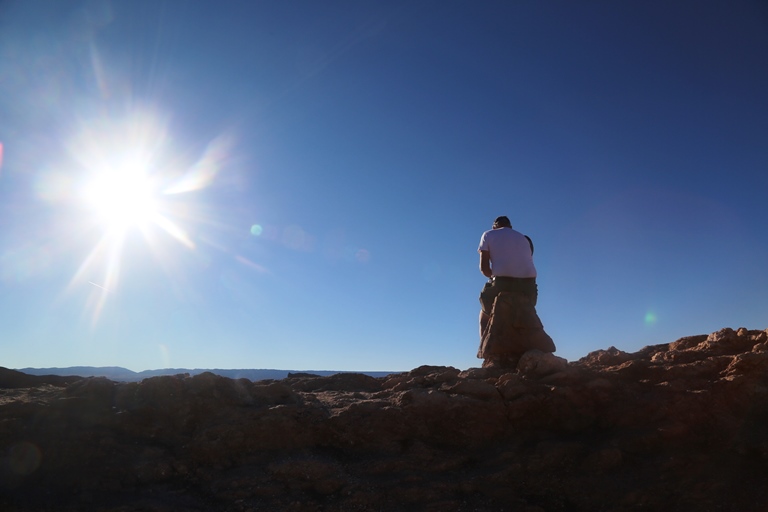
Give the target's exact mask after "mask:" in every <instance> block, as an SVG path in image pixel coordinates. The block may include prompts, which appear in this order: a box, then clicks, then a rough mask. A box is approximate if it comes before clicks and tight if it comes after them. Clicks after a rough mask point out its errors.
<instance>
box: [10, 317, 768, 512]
mask: <svg viewBox="0 0 768 512" xmlns="http://www.w3.org/2000/svg"><path fill="white" fill-rule="evenodd" d="M767 347H768V332H766V331H750V330H747V329H743V328H742V329H737V330H733V329H723V330H721V331H718V332H716V333H712V334H710V335H701V336H689V337H686V338H681V339H680V340H677V341H674V342H672V343H665V344H660V345H653V346H649V347H645V348H643V349H642V350H640V351H638V352H636V353H626V352H622V351H620V350H617V349H616V348H614V347H610V348H608V349H606V350H600V351H596V352H593V353H591V354H589V355H587V356H586V357H584V358H582V359H580V360H579V361H574V362H567V361H565V360H564V359H562V358H558V357H556V356H554V355H553V354H551V353H547V352H542V351H527V352H526V353H524V354H523V355H522V357H521V359H520V363H519V365H518V367H517V369H504V368H470V369H467V370H463V371H461V370H458V369H456V368H452V367H444V366H422V367H419V368H416V369H414V370H413V371H410V372H406V373H401V374H395V375H389V376H387V377H383V378H379V379H374V378H372V377H368V376H365V375H360V374H343V375H335V376H331V377H318V376H314V375H309V374H293V375H291V376H289V377H288V378H286V379H283V380H280V381H260V382H250V381H248V380H244V379H236V380H233V379H227V378H223V377H219V376H216V375H213V374H201V375H198V376H195V377H190V376H189V375H177V376H174V377H155V378H151V379H146V380H144V381H141V382H138V383H123V384H120V383H114V382H111V381H108V380H106V379H98V378H88V379H80V378H67V379H64V380H62V379H61V378H53V377H52V378H46V377H40V378H37V377H35V378H31V377H30V376H24V375H23V374H19V373H18V372H13V371H11V370H5V369H0V383H2V384H3V387H0V450H2V451H0V510H3V511H5V510H8V511H11V512H27V511H30V512H31V511H48V510H57V511H65V512H66V511H76V510H77V511H79V510H99V511H104V512H127V511H138V510H152V511H157V512H162V511H176V510H190V511H210V510H222V511H262V510H264V511H266V510H289V511H290V510H294V511H317V510H323V511H325V512H337V511H338V512H340V511H401V510H405V511H410V510H412V511H422V510H435V511H436V510H440V511H456V512H469V511H479V512H483V511H497V510H521V511H545V512H558V511H562V512H565V511H576V512H579V511H594V510H615V511H630V510H631V511H657V510H665V511H671V512H683V511H689V510H712V511H714V510H717V511H734V512H735V511H739V512H743V511H763V510H765V509H766V505H768V488H766V486H765V485H764V483H765V481H766V479H767V478H768V440H766V435H765V425H767V424H768V348H767Z"/></svg>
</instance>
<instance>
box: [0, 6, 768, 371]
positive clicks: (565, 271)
mask: <svg viewBox="0 0 768 512" xmlns="http://www.w3.org/2000/svg"><path fill="white" fill-rule="evenodd" d="M0 143H2V146H1V148H2V153H0V158H2V160H1V161H0V366H5V367H9V368H23V367H30V366H31V367H50V366H60V367H62V366H75V365H91V366H113V365H114V366H124V367H127V368H130V369H132V370H135V371H140V370H145V369H157V368H166V367H176V368H179V367H185V368H277V369H295V370H302V369H304V370H308V369H316V370H358V371H374V370H381V371H406V370H410V369H412V368H415V367H417V366H420V365H424V364H430V365H451V366H455V367H457V368H462V369H465V368H469V367H473V366H479V365H480V362H481V361H480V360H478V359H476V358H475V354H476V351H477V348H478V343H479V340H478V335H477V314H478V308H479V303H478V299H477V296H478V294H479V291H480V289H481V287H482V285H483V283H484V282H485V278H484V277H483V276H482V275H481V274H480V272H479V270H478V262H479V257H478V254H477V245H478V242H479V240H480V235H481V233H482V232H483V231H484V230H487V229H490V227H491V224H492V222H493V219H494V218H495V217H496V216H498V215H507V216H509V218H510V219H511V221H512V224H513V226H514V227H515V228H516V229H518V230H519V231H521V232H523V233H525V234H527V235H529V236H530V237H531V238H532V239H533V241H534V243H535V263H536V266H537V269H538V273H539V278H538V283H539V303H538V307H537V309H538V312H539V316H540V317H541V319H542V321H543V323H544V326H545V329H546V330H547V332H548V333H549V334H550V335H551V336H552V338H553V339H554V341H555V343H556V345H557V347H558V350H557V354H558V355H560V356H562V357H565V358H567V359H568V360H575V359H578V358H580V357H583V356H585V355H586V354H587V353H589V352H591V351H593V350H597V349H601V348H608V347H609V346H616V347H617V348H619V349H622V350H625V351H629V352H632V351H636V350H639V349H640V348H642V347H643V346H645V345H650V344H657V343H667V342H671V341H674V340H675V339H677V338H679V337H682V336H687V335H693V334H705V333H710V332H713V331H716V330H718V329H721V328H723V327H733V328H738V327H742V326H743V327H747V328H749V329H765V328H766V327H768V272H767V271H766V262H768V229H767V228H768V206H766V204H767V202H766V201H767V199H766V191H768V7H766V4H765V3H764V2H762V1H761V0H753V1H749V0H728V1H702V0H691V1H675V2H669V1H666V0H637V1H634V0H629V1H621V2H616V1H599V0H598V1H590V2H573V1H570V0H563V1H546V0H535V1H534V0H529V1H522V0H521V1H515V0H512V1H507V0H505V1H493V0H488V1H479V2H478V1H472V2H470V1H453V0H432V1H420V0H405V1H399V0H387V1H380V2H379V1H366V2H360V1H357V0H349V1H335V0H330V1H322V2H315V1H309V0H307V1H282V2H272V1H256V0H253V1H250V0H247V1H246V0H242V1H231V0H217V1H215V2H214V1H203V0H166V1H162V0H115V1H112V2H108V1H101V0H87V1H86V0H71V1H66V2H62V1H59V0H6V1H4V2H2V3H0Z"/></svg>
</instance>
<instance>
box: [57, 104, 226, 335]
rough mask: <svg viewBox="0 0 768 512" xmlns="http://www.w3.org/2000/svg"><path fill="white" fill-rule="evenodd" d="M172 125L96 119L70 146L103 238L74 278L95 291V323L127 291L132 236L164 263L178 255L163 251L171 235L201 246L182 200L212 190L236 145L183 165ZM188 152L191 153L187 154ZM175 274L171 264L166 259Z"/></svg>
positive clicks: (217, 147)
mask: <svg viewBox="0 0 768 512" xmlns="http://www.w3.org/2000/svg"><path fill="white" fill-rule="evenodd" d="M169 135H170V134H169V131H168V127H167V124H166V123H164V122H163V121H162V120H160V119H159V118H158V116H157V115H156V114H155V113H153V112H152V111H142V112H135V113H133V115H129V116H126V117H124V118H122V119H115V118H99V117H97V118H95V119H92V120H90V121H88V122H84V123H82V125H81V127H80V130H79V131H78V132H77V133H76V135H75V136H74V137H73V138H72V140H71V141H70V144H69V150H70V154H71V156H72V157H73V159H74V161H75V162H76V164H75V166H76V168H75V169H73V173H74V174H76V175H78V176H79V177H80V179H79V180H78V183H79V185H78V193H77V194H76V195H75V196H74V197H73V199H75V200H76V202H77V203H78V205H79V206H80V207H82V212H83V214H84V215H85V219H86V223H85V225H87V226H90V228H91V229H96V230H98V232H100V239H99V240H98V242H97V243H96V245H95V246H93V247H92V248H91V250H90V253H89V254H88V256H87V257H86V258H85V259H84V260H83V262H82V264H81V265H80V268H79V269H78V271H77V272H76V274H75V275H74V277H73V278H72V281H71V282H70V287H71V286H74V285H75V284H76V283H83V284H87V285H89V286H90V287H91V297H90V299H89V307H90V309H91V310H92V321H93V322H94V323H95V322H96V321H97V320H98V317H99V315H100V314H101V311H102V309H103V307H104V304H105V302H106V300H107V297H108V296H111V295H114V294H115V293H116V292H117V291H118V290H119V287H120V286H119V274H120V268H121V262H122V259H123V257H124V249H125V248H126V244H128V243H133V242H134V241H135V237H129V236H128V235H129V232H130V231H133V230H135V231H139V232H140V233H141V234H142V235H143V239H144V242H145V243H146V244H147V245H148V246H149V247H150V248H151V249H152V250H153V253H155V254H156V255H157V256H158V257H160V258H162V259H164V260H167V259H168V258H171V257H172V254H173V253H172V252H169V251H168V250H164V249H161V247H160V245H161V243H162V240H161V239H160V238H158V235H159V234H160V233H164V234H165V235H167V236H168V237H170V238H171V239H173V240H175V241H176V242H178V243H179V244H181V245H182V246H184V247H186V248H187V249H195V247H196V244H195V243H194V242H193V240H192V238H191V237H190V236H189V235H188V234H187V232H186V230H185V229H184V228H183V227H182V224H181V223H180V221H179V220H180V219H184V218H187V219H188V218H189V217H190V207H189V205H185V204H184V201H183V200H182V201H179V200H178V199H177V200H175V201H173V202H171V201H170V200H169V197H170V196H171V195H175V196H177V197H178V196H179V194H184V193H187V192H193V191H195V190H200V189H202V188H205V187H207V186H208V185H210V184H211V183H212V181H213V179H214V177H215V176H216V174H217V173H218V171H219V169H220V167H221V164H222V162H223V160H224V159H225V158H226V156H227V151H228V147H227V144H225V143H223V142H222V141H221V140H219V139H215V140H214V141H212V142H211V143H210V144H209V145H208V146H207V147H206V148H205V150H204V151H203V152H202V155H200V157H199V158H198V159H196V160H192V161H187V162H186V164H185V163H182V162H183V159H182V158H181V157H180V153H179V151H177V150H175V148H174V147H173V144H172V143H171V138H170V136H169ZM184 153H188V152H187V151H185V152H184ZM161 263H163V264H164V265H163V266H164V267H167V268H172V267H173V264H172V263H171V262H170V261H162V262H161Z"/></svg>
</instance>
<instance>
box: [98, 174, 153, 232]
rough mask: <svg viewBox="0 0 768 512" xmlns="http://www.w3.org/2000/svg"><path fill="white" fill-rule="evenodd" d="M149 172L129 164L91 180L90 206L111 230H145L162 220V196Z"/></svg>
mask: <svg viewBox="0 0 768 512" xmlns="http://www.w3.org/2000/svg"><path fill="white" fill-rule="evenodd" d="M157 194H158V193H157V190H156V189H155V186H154V183H153V181H152V180H151V179H150V177H149V176H148V174H147V170H146V169H145V168H143V167H142V166H140V165H135V164H133V165H126V166H124V167H122V168H118V169H116V170H111V171H108V172H104V173H103V174H100V175H98V176H96V177H94V178H92V179H91V181H89V182H88V183H87V184H86V185H85V190H84V197H85V201H86V204H87V206H88V207H89V209H90V210H91V211H92V212H93V214H94V216H95V219H96V221H97V222H99V223H100V224H103V225H104V226H105V227H107V228H110V229H119V230H125V229H128V228H132V227H136V228H144V227H146V226H147V225H148V224H150V223H152V222H156V221H157V218H158V215H159V213H158V197H157Z"/></svg>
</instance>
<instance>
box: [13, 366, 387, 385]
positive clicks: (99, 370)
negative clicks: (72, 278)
mask: <svg viewBox="0 0 768 512" xmlns="http://www.w3.org/2000/svg"><path fill="white" fill-rule="evenodd" d="M16 371H19V372H22V373H26V374H27V375H60V376H71V375H76V376H78V377H106V378H107V379H109V380H113V381H117V382H138V381H140V380H143V379H147V378H149V377H159V376H162V375H179V374H185V373H188V374H189V375H190V376H192V375H198V374H200V373H205V372H211V373H213V374H216V375H221V376H222V377H227V378H230V379H248V380H250V381H258V380H266V379H275V380H280V379H285V378H286V377H288V376H289V375H290V374H297V373H298V374H312V375H318V376H321V377H327V376H329V375H336V374H337V373H362V374H365V375H370V376H371V377H385V376H387V375H390V374H392V373H399V372H339V371H329V370H312V371H296V370H268V369H263V370H253V369H251V370H249V369H241V370H221V369H217V368H214V369H202V368H195V369H194V370H190V369H188V368H164V369H162V370H144V371H143V372H134V371H132V370H129V369H128V368H121V367H119V366H99V367H95V366H70V367H68V368H17V369H16Z"/></svg>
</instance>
